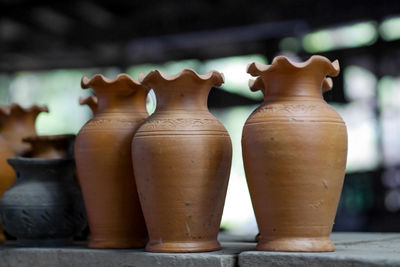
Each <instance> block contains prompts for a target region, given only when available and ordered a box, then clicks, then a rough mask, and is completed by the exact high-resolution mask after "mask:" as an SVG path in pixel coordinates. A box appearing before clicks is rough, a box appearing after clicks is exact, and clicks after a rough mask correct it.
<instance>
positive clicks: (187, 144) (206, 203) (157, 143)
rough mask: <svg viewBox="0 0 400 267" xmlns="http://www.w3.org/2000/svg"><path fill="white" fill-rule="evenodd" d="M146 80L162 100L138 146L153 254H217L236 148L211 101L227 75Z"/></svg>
mask: <svg viewBox="0 0 400 267" xmlns="http://www.w3.org/2000/svg"><path fill="white" fill-rule="evenodd" d="M139 80H140V81H141V83H142V84H144V85H146V86H149V87H151V88H153V89H154V91H155V94H156V98H157V108H156V111H155V112H154V113H153V114H152V115H151V116H150V117H149V118H148V119H147V120H146V122H145V123H143V125H142V126H141V127H140V128H139V130H138V131H137V133H136V134H135V137H134V139H133V143H132V153H133V154H132V155H133V166H134V170H135V178H136V184H137V187H138V192H139V197H140V202H141V204H142V209H143V213H144V217H145V220H146V226H147V229H148V231H149V239H150V240H149V242H148V244H147V246H146V250H147V251H151V252H196V251H212V250H218V249H220V244H219V243H218V241H217V234H218V231H219V227H220V223H221V216H222V210H223V207H224V202H225V195H226V190H227V185H228V179H229V173H230V167H231V158H232V145H231V140H230V137H229V135H228V133H227V131H226V129H225V128H224V126H223V125H222V124H221V123H220V122H219V121H218V120H217V119H216V118H215V117H214V116H213V115H212V114H211V113H210V112H209V111H208V108H207V96H208V93H209V91H210V88H211V87H212V86H214V85H217V86H219V85H221V84H222V83H223V81H224V78H223V75H222V74H221V73H219V72H216V71H212V72H209V73H207V74H205V75H198V74H197V73H195V72H194V71H193V70H189V69H185V70H183V71H182V72H181V73H180V74H178V75H171V76H169V75H166V74H163V73H161V72H160V71H157V70H156V71H152V72H150V73H149V74H147V75H146V76H144V75H143V74H142V75H141V76H139Z"/></svg>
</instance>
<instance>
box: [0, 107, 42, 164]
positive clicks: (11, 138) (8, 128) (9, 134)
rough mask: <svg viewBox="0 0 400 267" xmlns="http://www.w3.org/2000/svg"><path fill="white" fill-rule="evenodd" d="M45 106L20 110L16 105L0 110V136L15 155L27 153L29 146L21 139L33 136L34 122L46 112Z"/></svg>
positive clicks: (34, 130) (34, 133)
mask: <svg viewBox="0 0 400 267" xmlns="http://www.w3.org/2000/svg"><path fill="white" fill-rule="evenodd" d="M48 111H49V110H48V108H47V107H46V106H37V105H33V106H31V107H29V108H22V107H21V106H20V105H18V104H12V105H10V106H3V107H1V108H0V135H1V136H3V137H4V139H6V141H7V143H8V144H9V146H10V147H11V148H12V149H13V151H14V153H15V155H17V156H23V155H24V154H26V153H28V152H29V149H30V146H29V144H27V143H24V142H22V138H24V137H27V136H35V135H37V134H36V129H35V122H36V118H37V116H38V115H39V114H40V113H41V112H48Z"/></svg>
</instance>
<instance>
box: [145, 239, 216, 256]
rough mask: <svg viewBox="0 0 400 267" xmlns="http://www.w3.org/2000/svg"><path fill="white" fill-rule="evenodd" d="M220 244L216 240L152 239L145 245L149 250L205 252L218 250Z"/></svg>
mask: <svg viewBox="0 0 400 267" xmlns="http://www.w3.org/2000/svg"><path fill="white" fill-rule="evenodd" d="M220 249H221V245H220V244H219V242H218V241H216V240H213V241H187V242H183V241H181V242H178V241H177V242H160V241H158V240H157V241H154V242H151V241H149V243H148V244H147V246H146V251H149V252H166V253H174V252H175V253H183V252H207V251H215V250H220Z"/></svg>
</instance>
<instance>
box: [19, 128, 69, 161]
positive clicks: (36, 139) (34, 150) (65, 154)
mask: <svg viewBox="0 0 400 267" xmlns="http://www.w3.org/2000/svg"><path fill="white" fill-rule="evenodd" d="M22 141H23V142H25V143H29V144H30V145H31V149H30V152H29V156H30V157H32V158H47V159H57V158H73V157H74V141H75V135H73V134H63V135H39V136H30V137H25V138H23V139H22Z"/></svg>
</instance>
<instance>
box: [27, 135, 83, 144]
mask: <svg viewBox="0 0 400 267" xmlns="http://www.w3.org/2000/svg"><path fill="white" fill-rule="evenodd" d="M73 139H75V135H74V134H57V135H37V136H28V137H24V138H22V141H23V142H26V143H31V142H47V141H64V140H66V141H68V140H73Z"/></svg>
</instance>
